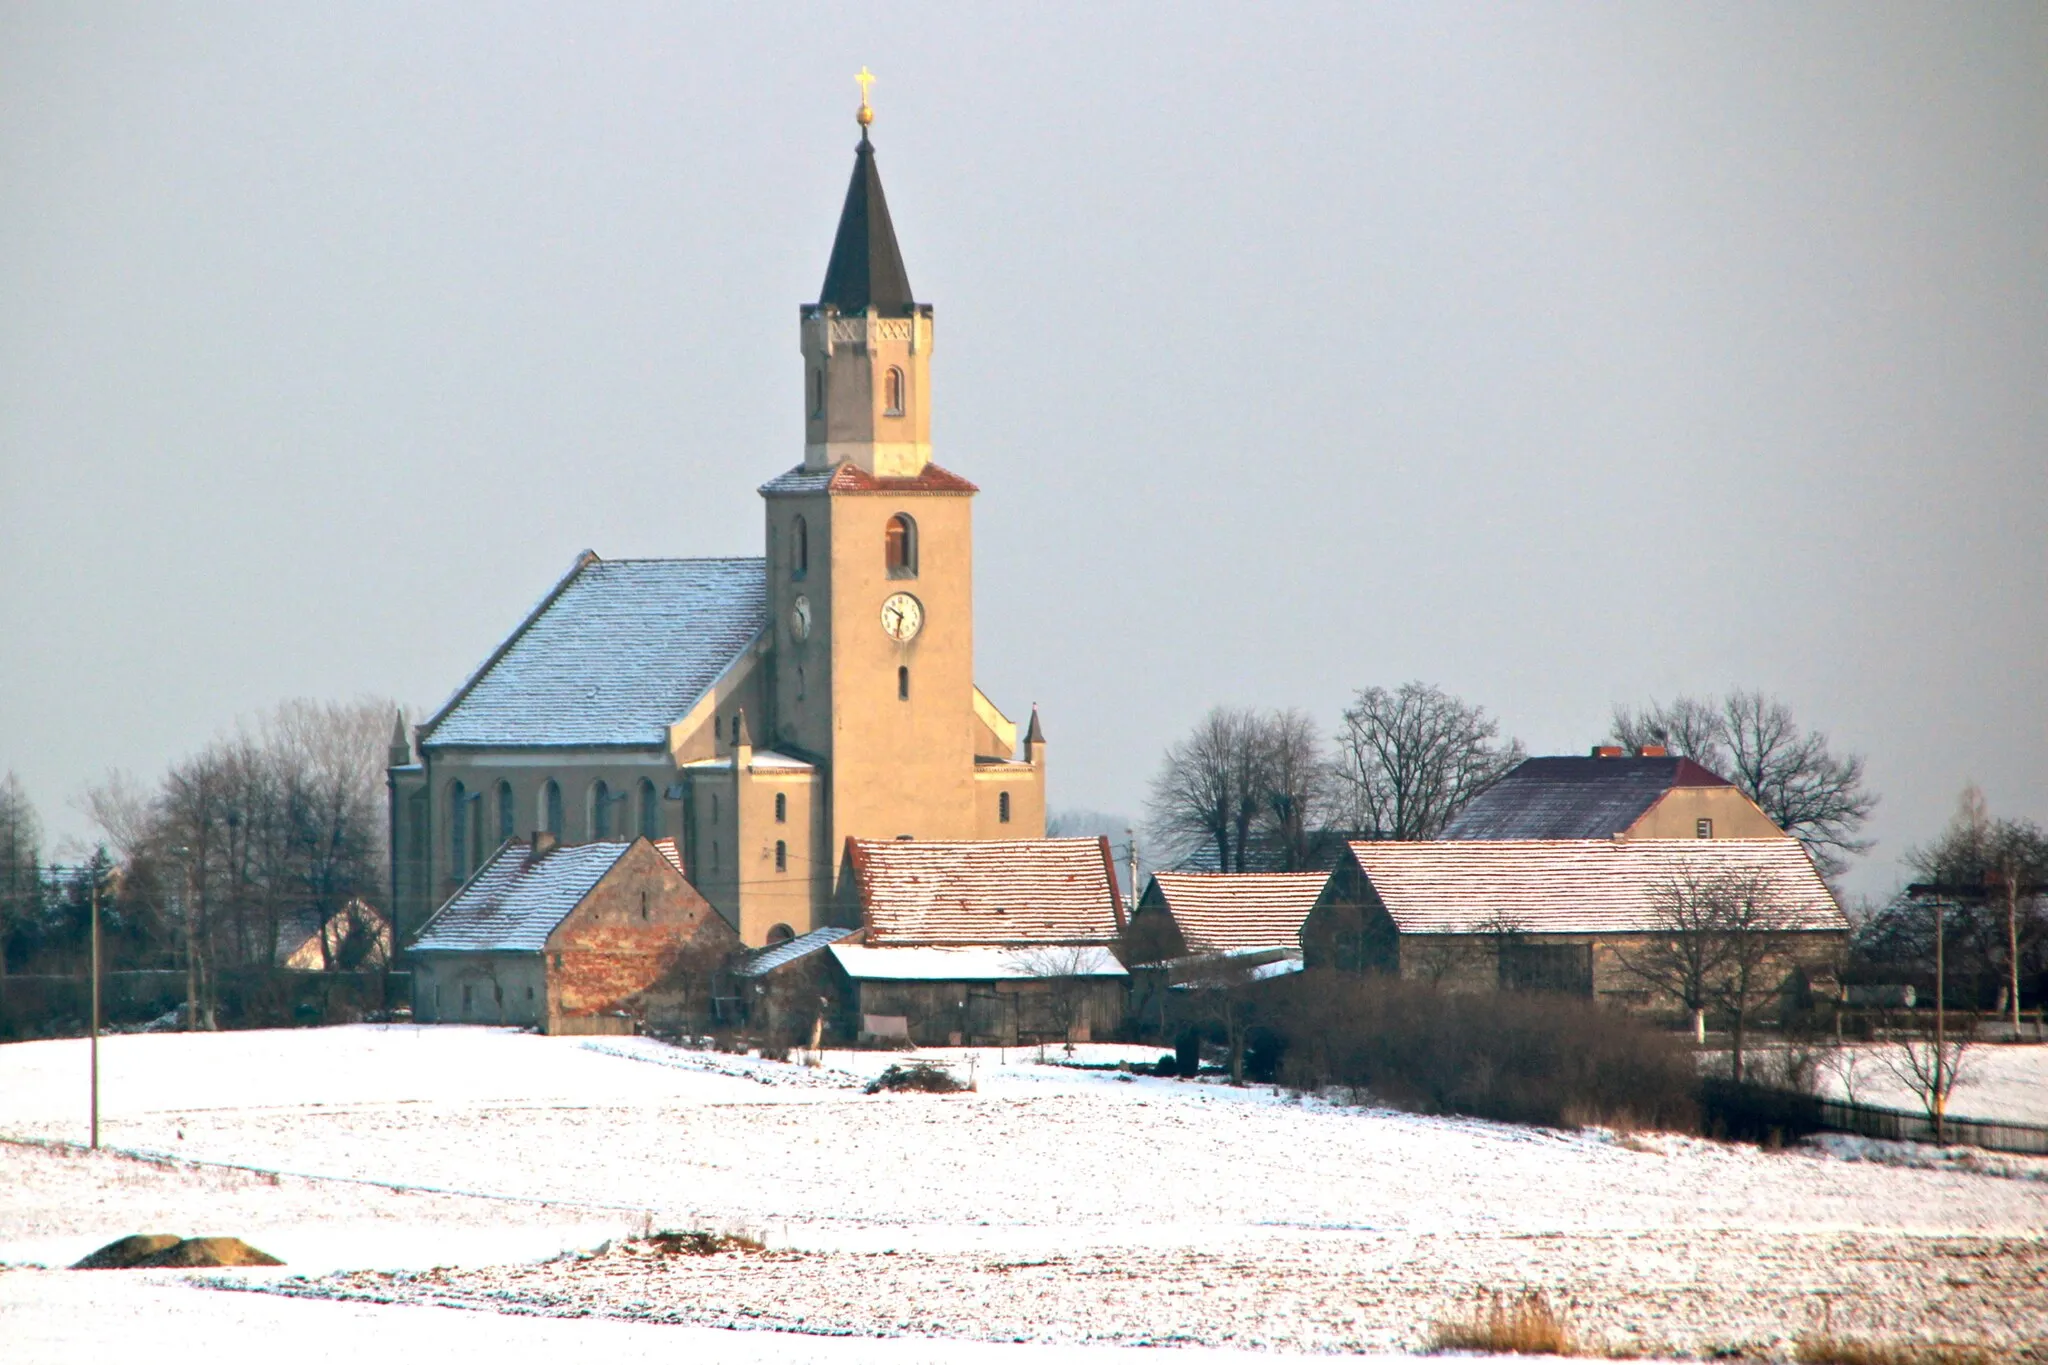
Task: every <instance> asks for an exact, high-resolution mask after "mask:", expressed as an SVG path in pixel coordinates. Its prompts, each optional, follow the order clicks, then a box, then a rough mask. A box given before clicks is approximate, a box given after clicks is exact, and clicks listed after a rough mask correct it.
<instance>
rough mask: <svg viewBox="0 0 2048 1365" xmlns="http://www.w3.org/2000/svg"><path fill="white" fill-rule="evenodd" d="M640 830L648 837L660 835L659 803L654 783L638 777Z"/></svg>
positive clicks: (652, 837)
mask: <svg viewBox="0 0 2048 1365" xmlns="http://www.w3.org/2000/svg"><path fill="white" fill-rule="evenodd" d="M640 832H641V833H642V834H644V835H646V836H647V837H648V838H650V839H659V838H660V837H661V803H660V798H659V797H658V796H657V795H656V794H655V790H654V784H653V783H652V782H649V781H648V780H647V779H646V778H644V777H643V778H641V779H640Z"/></svg>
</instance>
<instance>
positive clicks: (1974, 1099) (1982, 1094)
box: [1821, 1043, 2048, 1123]
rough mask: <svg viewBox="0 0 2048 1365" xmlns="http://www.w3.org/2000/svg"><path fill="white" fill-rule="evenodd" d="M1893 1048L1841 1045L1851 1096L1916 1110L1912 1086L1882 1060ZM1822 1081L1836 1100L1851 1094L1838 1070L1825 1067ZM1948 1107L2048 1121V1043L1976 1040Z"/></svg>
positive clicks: (1982, 1115)
mask: <svg viewBox="0 0 2048 1365" xmlns="http://www.w3.org/2000/svg"><path fill="white" fill-rule="evenodd" d="M1891 1051H1892V1049H1890V1048H1888V1047H1886V1046H1884V1045H1882V1044H1873V1043H1866V1044H1857V1045H1855V1046H1851V1047H1847V1048H1844V1049H1843V1057H1844V1063H1845V1064H1852V1065H1853V1066H1854V1068H1855V1075H1854V1084H1853V1089H1854V1091H1855V1093H1854V1095H1853V1098H1854V1099H1857V1100H1859V1101H1861V1102H1862V1103H1864V1104H1877V1105H1884V1106H1887V1107H1889V1108H1893V1109H1905V1110H1908V1111H1910V1112H1913V1113H1918V1112H1919V1111H1920V1104H1919V1101H1917V1100H1916V1099H1914V1098H1913V1092H1912V1090H1911V1089H1910V1088H1909V1087H1908V1086H1906V1085H1904V1084H1903V1083H1901V1082H1900V1080H1899V1078H1898V1077H1897V1076H1895V1075H1893V1074H1892V1071H1891V1069H1890V1068H1889V1067H1888V1066H1887V1065H1886V1058H1887V1056H1888V1054H1890V1053H1891ZM1821 1082H1822V1085H1823V1087H1824V1088H1825V1090H1826V1093H1828V1094H1830V1095H1833V1096H1835V1097H1836V1098H1837V1099H1849V1098H1852V1096H1851V1095H1850V1094H1849V1089H1850V1086H1849V1085H1847V1084H1845V1078H1844V1075H1843V1073H1842V1071H1841V1070H1839V1069H1836V1070H1830V1071H1827V1072H1824V1073H1823V1074H1822V1076H1821ZM1949 1112H1950V1113H1951V1114H1954V1115H1955V1116H1957V1117H1958V1118H1973V1119H2002V1120H2004V1121H2005V1122H2008V1123H2048V1043H1979V1044H1978V1045H1976V1046H1975V1047H1973V1048H1971V1049H1970V1050H1969V1051H1968V1052H1966V1053H1964V1054H1963V1078H1962V1080H1960V1081H1958V1082H1957V1083H1956V1088H1955V1091H1954V1093H1953V1094H1951V1095H1950V1097H1949Z"/></svg>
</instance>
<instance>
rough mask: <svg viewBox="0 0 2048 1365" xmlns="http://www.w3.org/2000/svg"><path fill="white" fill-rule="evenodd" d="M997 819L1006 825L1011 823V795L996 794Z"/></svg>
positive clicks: (1006, 793) (1005, 793)
mask: <svg viewBox="0 0 2048 1365" xmlns="http://www.w3.org/2000/svg"><path fill="white" fill-rule="evenodd" d="M996 819H997V821H998V822H1000V823H1002V824H1005V825H1007V824H1009V823H1010V794H1009V793H1008V792H998V793H996Z"/></svg>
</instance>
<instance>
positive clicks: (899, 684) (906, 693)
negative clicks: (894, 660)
mask: <svg viewBox="0 0 2048 1365" xmlns="http://www.w3.org/2000/svg"><path fill="white" fill-rule="evenodd" d="M896 700H898V701H909V700H910V665H909V664H903V665H900V666H899V667H898V668H897V670H896Z"/></svg>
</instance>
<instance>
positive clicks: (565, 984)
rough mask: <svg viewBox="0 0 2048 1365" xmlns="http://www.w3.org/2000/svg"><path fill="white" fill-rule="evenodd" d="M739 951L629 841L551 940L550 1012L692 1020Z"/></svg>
mask: <svg viewBox="0 0 2048 1365" xmlns="http://www.w3.org/2000/svg"><path fill="white" fill-rule="evenodd" d="M738 947H739V937H738V935H736V934H735V933H734V932H733V930H732V927H731V926H730V925H728V924H726V922H725V921H724V920H723V919H722V918H721V917H720V916H719V914H718V912H717V911H715V910H713V909H712V908H711V904H710V902H709V901H707V900H705V899H704V897H702V896H701V895H699V894H698V893H697V890H696V888H694V887H692V886H691V885H690V884H689V883H688V882H687V881H685V880H684V879H683V878H682V876H681V875H680V874H679V873H677V871H676V870H675V868H674V867H673V866H671V865H670V864H669V861H668V860H667V859H666V858H664V857H662V856H661V854H660V853H658V852H656V851H655V849H654V847H653V845H651V844H649V843H647V842H645V841H644V840H643V841H640V842H636V843H635V844H634V845H633V846H632V847H631V848H630V849H628V850H627V851H626V853H625V855H624V856H623V857H621V858H620V859H619V861H618V863H617V864H616V865H614V866H613V868H612V870H611V871H609V872H607V873H606V874H605V875H604V877H603V879H602V880H600V881H599V882H598V884H597V885H596V886H595V887H593V888H591V891H590V894H589V895H588V896H585V897H584V898H583V900H582V901H581V902H579V903H578V904H577V906H576V908H575V909H574V910H572V911H570V912H569V914H568V915H567V916H566V917H565V918H564V919H563V920H562V922H561V924H559V925H557V926H556V927H555V931H554V932H553V933H552V934H550V935H548V946H547V953H546V957H547V1014H548V1018H549V1020H550V1021H552V1020H554V1019H557V1018H561V1017H564V1016H571V1017H577V1016H589V1015H594V1014H602V1013H608V1012H610V1011H614V1010H624V1011H626V1012H627V1013H630V1014H634V1015H636V1016H639V1017H641V1018H644V1019H646V1020H647V1021H648V1022H650V1023H661V1024H695V1023H697V1022H699V1021H701V1019H702V1018H703V1016H704V1015H705V1014H706V1012H707V1011H708V1008H709V1005H710V977H711V974H712V972H713V971H714V970H716V969H717V968H719V967H721V966H723V964H724V961H725V959H726V957H727V956H728V955H729V954H730V953H731V952H732V951H734V950H735V949H737V948H738Z"/></svg>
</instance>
